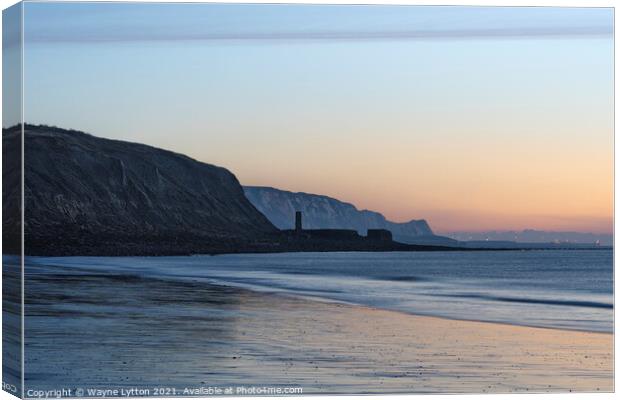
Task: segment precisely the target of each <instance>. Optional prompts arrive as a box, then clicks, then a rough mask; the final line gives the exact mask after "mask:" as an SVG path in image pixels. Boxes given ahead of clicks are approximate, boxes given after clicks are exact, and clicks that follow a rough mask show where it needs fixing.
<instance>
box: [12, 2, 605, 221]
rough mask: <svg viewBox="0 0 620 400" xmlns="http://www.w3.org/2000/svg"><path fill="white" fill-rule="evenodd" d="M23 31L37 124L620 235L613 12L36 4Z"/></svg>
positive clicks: (263, 179)
mask: <svg viewBox="0 0 620 400" xmlns="http://www.w3.org/2000/svg"><path fill="white" fill-rule="evenodd" d="M24 24H25V50H24V59H25V66H24V67H25V68H24V70H25V110H24V113H25V118H26V121H28V122H31V123H45V124H50V125H57V126H61V127H66V128H74V129H80V130H84V131H87V132H90V133H92V134H95V135H98V136H104V137H110V138H118V139H124V140H130V141H137V142H143V143H147V144H151V145H155V146H158V147H164V148H167V149H171V150H174V151H178V152H181V153H185V154H188V155H190V156H192V157H194V158H197V159H199V160H201V161H205V162H210V163H213V164H218V165H221V166H225V167H227V168H229V169H230V170H232V171H233V172H234V173H235V174H236V175H237V177H238V178H239V179H240V181H241V182H242V183H244V184H255V185H270V186H275V187H280V188H283V189H289V190H299V191H306V192H314V193H321V194H327V195H331V196H334V197H337V198H340V199H342V200H346V201H350V202H353V203H354V204H356V205H357V206H358V207H360V208H369V209H374V210H377V211H381V212H383V213H385V214H386V215H387V216H388V217H390V218H393V219H395V220H407V219H410V218H428V219H429V220H430V222H431V224H432V225H433V226H435V227H438V228H439V230H458V229H468V230H472V229H474V230H475V229H477V228H479V229H523V228H540V229H557V230H561V229H572V230H590V231H608V230H610V229H611V215H612V189H613V185H612V182H613V181H612V166H613V165H612V163H613V149H612V146H611V145H612V140H613V81H612V80H613V39H612V31H613V14H612V11H611V9H601V8H599V9H594V8H593V9H583V8H582V9H578V8H539V7H536V8H534V7H524V8H488V7H487V8H485V7H420V6H414V7H411V6H319V5H315V6H311V5H241V4H237V5H225V4H210V5H208V4H144V3H135V4H132V3H120V4H119V3H78V4H76V3H26V4H25V17H24ZM4 124H5V125H7V124H8V122H6V121H5V122H4ZM455 199H458V201H455ZM472 225H475V226H472Z"/></svg>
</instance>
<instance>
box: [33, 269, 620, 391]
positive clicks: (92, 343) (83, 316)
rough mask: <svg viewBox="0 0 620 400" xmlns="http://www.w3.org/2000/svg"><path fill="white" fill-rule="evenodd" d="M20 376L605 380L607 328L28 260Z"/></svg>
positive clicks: (178, 380)
mask: <svg viewBox="0 0 620 400" xmlns="http://www.w3.org/2000/svg"><path fill="white" fill-rule="evenodd" d="M26 298H27V302H26V315H27V316H26V380H25V382H26V388H27V389H56V388H60V387H69V388H76V387H89V388H96V387H97V388H121V387H138V388H142V387H145V388H153V387H161V386H168V387H175V388H177V389H181V390H182V389H183V388H185V387H197V386H301V387H303V390H304V393H319V392H320V393H386V392H389V393H394V392H510V391H530V392H531V391H535V392H547V391H569V390H572V391H586V390H587V391H597V390H598V391H610V390H612V389H613V387H612V384H613V380H612V379H613V375H612V362H613V358H612V339H613V336H612V335H609V334H600V333H587V332H574V331H563V330H552V329H540V328H528V327H517V326H511V325H501V324H490V323H479V322H468V321H454V320H447V319H441V318H433V317H423V316H411V315H405V314H401V313H397V312H391V311H384V310H378V309H371V308H365V307H357V306H349V305H343V304H335V303H324V302H317V301H308V300H305V299H300V298H293V297H286V296H281V295H273V294H266V293H256V292H252V291H248V290H243V289H238V288H231V287H226V286H217V285H211V284H208V283H204V282H198V281H185V282H183V281H172V280H164V279H156V278H146V277H141V276H138V275H123V274H109V275H108V274H83V273H75V274H74V273H72V272H71V270H70V269H67V270H63V269H56V270H54V271H51V270H49V269H47V270H45V271H44V270H41V271H34V270H33V271H32V273H29V274H28V275H27V282H26Z"/></svg>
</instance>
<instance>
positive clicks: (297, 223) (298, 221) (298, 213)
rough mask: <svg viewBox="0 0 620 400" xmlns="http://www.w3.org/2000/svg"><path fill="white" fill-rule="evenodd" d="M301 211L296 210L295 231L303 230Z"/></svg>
mask: <svg viewBox="0 0 620 400" xmlns="http://www.w3.org/2000/svg"><path fill="white" fill-rule="evenodd" d="M301 230H302V228H301V211H295V232H301Z"/></svg>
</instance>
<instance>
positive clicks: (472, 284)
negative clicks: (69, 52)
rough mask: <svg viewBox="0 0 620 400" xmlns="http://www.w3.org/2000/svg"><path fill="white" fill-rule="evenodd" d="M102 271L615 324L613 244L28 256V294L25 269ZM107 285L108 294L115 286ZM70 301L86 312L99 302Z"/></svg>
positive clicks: (517, 319)
mask: <svg viewBox="0 0 620 400" xmlns="http://www.w3.org/2000/svg"><path fill="white" fill-rule="evenodd" d="M6 261H7V258H6V257H5V264H6ZM9 264H10V262H9ZM101 274H103V275H105V274H113V275H114V276H116V277H120V278H119V279H118V280H117V281H116V282H118V283H117V284H118V285H122V283H123V279H122V277H123V276H125V277H127V279H135V278H140V277H148V278H156V279H161V280H168V281H173V282H175V283H177V284H182V283H183V282H200V281H203V282H208V283H212V284H217V285H224V286H232V287H240V288H244V289H250V290H254V291H259V292H268V293H278V294H284V295H290V296H298V297H304V298H309V299H313V300H317V301H328V302H342V303H347V304H356V305H362V306H368V307H375V308H381V309H386V310H393V311H398V312H402V313H408V314H418V315H428V316H436V317H444V318H451V319H463V320H476V321H487V322H498V323H505V324H514V325H525V326H535V327H545V328H559V329H570V330H582V331H594V332H612V330H613V307H614V292H613V278H614V271H613V250H610V249H595V250H527V251H453V252H340V253H280V254H234V255H232V254H231V255H216V256H210V255H196V256H178V257H27V259H26V268H25V281H26V294H27V295H28V282H29V280H30V279H34V280H37V282H44V281H45V277H46V276H55V277H58V276H63V275H65V276H67V278H70V280H72V281H79V279H80V277H81V276H84V277H85V278H87V277H88V276H100V275H101ZM39 287H42V286H39ZM181 287H182V285H181ZM108 290H109V296H114V287H110V288H108ZM67 299H70V297H66V299H65V300H63V299H62V298H60V299H59V302H61V303H62V302H63V301H65V302H66V300H67ZM26 302H27V303H28V299H27V300H26ZM66 306H68V307H72V309H74V310H78V311H79V310H80V309H82V310H83V311H84V312H86V311H88V308H89V307H91V308H92V307H96V302H93V303H91V302H78V303H75V304H68V305H66Z"/></svg>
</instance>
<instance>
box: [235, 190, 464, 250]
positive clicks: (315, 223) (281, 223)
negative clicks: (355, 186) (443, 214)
mask: <svg viewBox="0 0 620 400" xmlns="http://www.w3.org/2000/svg"><path fill="white" fill-rule="evenodd" d="M243 189H244V191H245V195H246V196H247V198H248V199H249V200H250V202H252V204H254V206H255V207H256V208H257V209H258V210H259V211H260V212H262V213H263V214H264V215H265V216H267V218H269V220H270V221H271V222H272V223H273V224H274V225H275V226H276V227H278V228H280V229H292V228H293V225H294V220H295V211H301V212H302V213H303V227H304V229H353V230H356V231H357V232H358V233H359V234H360V235H366V231H367V230H368V229H387V230H389V231H390V232H392V235H393V237H394V240H396V241H399V242H403V243H413V244H415V243H419V244H422V243H423V244H441V245H453V244H456V241H455V240H452V239H449V238H444V237H441V236H435V235H434V234H433V231H432V230H431V228H430V226H429V225H428V223H427V222H426V221H425V220H423V219H420V220H412V221H409V222H403V223H398V222H392V221H388V220H387V219H386V218H385V217H384V216H383V215H382V214H380V213H378V212H374V211H368V210H358V209H357V208H356V207H355V206H354V205H353V204H350V203H345V202H343V201H340V200H337V199H334V198H331V197H327V196H322V195H317V194H308V193H295V192H289V191H285V190H279V189H275V188H271V187H260V186H244V188H243Z"/></svg>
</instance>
